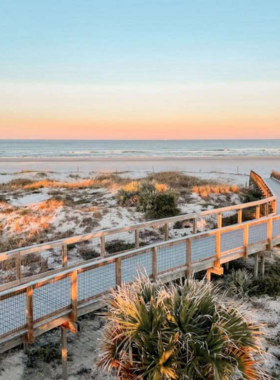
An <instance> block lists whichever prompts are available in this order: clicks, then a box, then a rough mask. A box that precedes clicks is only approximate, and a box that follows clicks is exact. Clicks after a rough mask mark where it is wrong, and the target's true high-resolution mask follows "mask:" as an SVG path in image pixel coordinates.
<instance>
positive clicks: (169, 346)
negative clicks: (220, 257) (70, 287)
mask: <svg viewBox="0 0 280 380" xmlns="http://www.w3.org/2000/svg"><path fill="white" fill-rule="evenodd" d="M112 295H113V297H112V299H111V300H110V301H109V302H110V303H109V311H108V312H107V313H106V314H105V318H106V321H107V325H106V327H105V332H104V338H103V344H102V346H101V354H100V359H99V363H98V366H99V367H101V368H103V369H104V370H107V371H109V372H114V373H115V374H116V375H117V378H118V379H120V380H121V379H122V380H123V379H143V380H152V379H153V380H154V379H157V380H169V379H170V380H175V379H178V380H179V379H185V380H187V379H192V380H196V379H206V380H212V379H224V380H226V379H228V380H229V379H232V378H233V376H234V375H235V374H236V373H238V378H239V379H250V380H256V379H261V378H263V377H262V373H261V369H260V367H259V358H260V354H261V353H262V349H261V347H260V343H259V340H258V335H259V333H260V332H259V327H258V326H257V325H253V324H252V323H251V322H249V321H246V319H245V318H244V315H242V313H241V312H240V311H238V310H237V309H236V307H234V306H229V305H226V304H225V303H224V300H223V298H222V297H221V295H220V293H219V291H218V288H217V287H214V286H213V285H212V284H211V283H205V282H198V281H194V280H189V281H187V282H185V284H184V285H174V284H171V285H170V286H168V287H167V286H165V285H162V284H160V283H156V284H152V283H151V282H150V281H149V280H148V279H147V278H144V279H143V278H142V279H138V281H136V282H135V283H133V284H132V285H123V286H122V287H120V288H118V289H117V290H113V291H112Z"/></svg>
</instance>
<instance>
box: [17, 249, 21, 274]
mask: <svg viewBox="0 0 280 380" xmlns="http://www.w3.org/2000/svg"><path fill="white" fill-rule="evenodd" d="M16 276H17V277H16V278H17V280H20V279H21V255H20V252H18V253H17V257H16Z"/></svg>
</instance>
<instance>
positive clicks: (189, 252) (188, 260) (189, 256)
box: [185, 238, 192, 278]
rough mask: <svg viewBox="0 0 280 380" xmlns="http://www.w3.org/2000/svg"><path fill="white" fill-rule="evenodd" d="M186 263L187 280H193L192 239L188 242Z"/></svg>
mask: <svg viewBox="0 0 280 380" xmlns="http://www.w3.org/2000/svg"><path fill="white" fill-rule="evenodd" d="M186 263H187V270H186V273H185V276H186V278H191V276H192V241H191V239H190V238H189V239H187V240H186Z"/></svg>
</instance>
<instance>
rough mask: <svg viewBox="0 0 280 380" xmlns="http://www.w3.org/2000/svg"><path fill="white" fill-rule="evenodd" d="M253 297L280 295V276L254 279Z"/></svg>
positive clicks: (251, 293)
mask: <svg viewBox="0 0 280 380" xmlns="http://www.w3.org/2000/svg"><path fill="white" fill-rule="evenodd" d="M252 285H253V286H252V290H251V291H250V293H249V294H250V295H251V296H260V295H264V294H266V295H268V296H271V297H275V296H279V295H280V276H279V275H278V276H276V275H273V276H266V277H263V278H257V279H254V281H253V283H252Z"/></svg>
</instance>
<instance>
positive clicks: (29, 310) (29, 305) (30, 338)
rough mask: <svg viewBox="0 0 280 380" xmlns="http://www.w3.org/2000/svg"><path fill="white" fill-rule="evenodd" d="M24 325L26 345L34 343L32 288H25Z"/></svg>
mask: <svg viewBox="0 0 280 380" xmlns="http://www.w3.org/2000/svg"><path fill="white" fill-rule="evenodd" d="M26 324H27V343H33V342H34V324H33V288H32V286H28V287H27V288H26Z"/></svg>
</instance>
